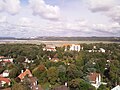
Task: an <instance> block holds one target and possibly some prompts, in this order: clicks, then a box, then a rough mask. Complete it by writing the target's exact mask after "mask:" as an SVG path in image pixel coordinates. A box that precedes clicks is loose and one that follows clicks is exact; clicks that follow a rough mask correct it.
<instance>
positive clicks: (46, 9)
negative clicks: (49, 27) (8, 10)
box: [29, 0, 60, 20]
mask: <svg viewBox="0 0 120 90" xmlns="http://www.w3.org/2000/svg"><path fill="white" fill-rule="evenodd" d="M29 3H30V7H31V8H32V10H33V14H35V15H39V16H41V17H43V18H45V19H50V20H58V19H59V18H60V8H59V7H58V6H52V5H48V4H46V3H45V1H44V0H29Z"/></svg>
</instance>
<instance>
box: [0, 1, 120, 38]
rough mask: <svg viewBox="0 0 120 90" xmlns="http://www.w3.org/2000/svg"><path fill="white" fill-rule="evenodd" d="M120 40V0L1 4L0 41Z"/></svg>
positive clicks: (10, 2)
mask: <svg viewBox="0 0 120 90" xmlns="http://www.w3.org/2000/svg"><path fill="white" fill-rule="evenodd" d="M36 36H68V37H69V36H85V37H88V36H103V37H105V36H106V37H107V36H114V37H118V36H119V37H120V0H0V37H36Z"/></svg>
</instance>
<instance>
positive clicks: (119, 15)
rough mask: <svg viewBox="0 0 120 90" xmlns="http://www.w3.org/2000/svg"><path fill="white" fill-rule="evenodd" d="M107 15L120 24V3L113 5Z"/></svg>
mask: <svg viewBox="0 0 120 90" xmlns="http://www.w3.org/2000/svg"><path fill="white" fill-rule="evenodd" d="M107 15H108V16H109V17H110V18H111V19H112V20H113V21H115V22H118V23H119V24H120V5H119V6H115V7H113V8H112V9H111V10H109V11H108V12H107Z"/></svg>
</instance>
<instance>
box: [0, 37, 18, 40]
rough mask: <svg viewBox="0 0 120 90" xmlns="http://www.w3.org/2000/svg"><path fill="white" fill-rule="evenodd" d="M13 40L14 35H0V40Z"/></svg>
mask: <svg viewBox="0 0 120 90" xmlns="http://www.w3.org/2000/svg"><path fill="white" fill-rule="evenodd" d="M6 39H7V40H14V39H16V38H15V37H0V40H6Z"/></svg>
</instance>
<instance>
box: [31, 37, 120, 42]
mask: <svg viewBox="0 0 120 90" xmlns="http://www.w3.org/2000/svg"><path fill="white" fill-rule="evenodd" d="M29 39H30V40H31V39H32V40H43V41H117V42H120V37H36V38H29Z"/></svg>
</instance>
